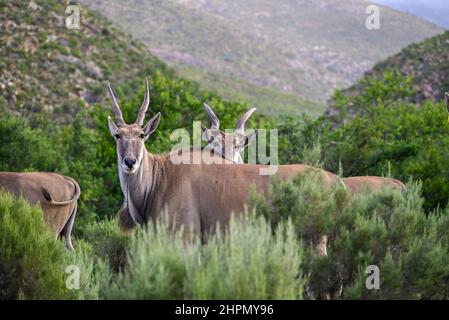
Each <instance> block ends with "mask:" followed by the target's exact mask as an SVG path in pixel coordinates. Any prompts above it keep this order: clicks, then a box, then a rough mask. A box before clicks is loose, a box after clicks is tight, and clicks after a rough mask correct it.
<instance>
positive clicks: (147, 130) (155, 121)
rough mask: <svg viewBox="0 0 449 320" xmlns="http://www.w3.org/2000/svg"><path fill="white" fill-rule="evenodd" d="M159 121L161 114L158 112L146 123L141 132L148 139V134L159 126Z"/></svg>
mask: <svg viewBox="0 0 449 320" xmlns="http://www.w3.org/2000/svg"><path fill="white" fill-rule="evenodd" d="M159 121H161V113H160V112H158V113H157V114H156V115H155V116H154V117H153V118H151V119H150V121H148V123H147V124H146V125H145V127H144V128H143V132H144V133H145V135H146V136H147V137H148V136H149V135H150V134H152V133H153V132H154V131H155V130H156V129H157V126H158V125H159Z"/></svg>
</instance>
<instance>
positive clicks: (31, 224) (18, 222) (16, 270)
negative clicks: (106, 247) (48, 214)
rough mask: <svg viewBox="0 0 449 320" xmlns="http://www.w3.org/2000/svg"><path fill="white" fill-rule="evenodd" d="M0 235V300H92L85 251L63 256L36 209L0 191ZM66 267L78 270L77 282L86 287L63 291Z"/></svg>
mask: <svg viewBox="0 0 449 320" xmlns="http://www.w3.org/2000/svg"><path fill="white" fill-rule="evenodd" d="M0 235H1V236H0V248H1V250H0V299H17V298H21V299H78V298H86V297H89V298H95V293H94V292H92V291H95V290H92V288H91V283H92V281H91V279H90V272H91V271H92V268H91V267H88V263H86V261H88V259H82V255H83V252H85V251H84V250H80V252H79V253H73V254H69V253H67V252H66V251H65V250H64V246H63V244H62V243H61V242H60V241H57V240H56V239H55V236H54V235H53V234H52V233H51V232H50V231H49V230H48V228H47V226H46V225H45V224H44V221H43V214H42V211H41V209H40V208H38V207H30V205H29V204H28V203H27V202H26V201H25V200H23V199H14V198H13V197H12V196H11V195H9V194H7V193H4V192H0ZM70 265H75V266H79V267H80V271H81V275H83V276H82V281H81V283H82V284H87V285H88V287H89V288H87V289H86V288H85V287H84V286H80V290H69V289H67V287H66V279H67V276H68V274H66V269H67V267H69V266H70ZM83 279H84V280H85V281H83Z"/></svg>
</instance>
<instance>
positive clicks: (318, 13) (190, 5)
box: [82, 0, 441, 114]
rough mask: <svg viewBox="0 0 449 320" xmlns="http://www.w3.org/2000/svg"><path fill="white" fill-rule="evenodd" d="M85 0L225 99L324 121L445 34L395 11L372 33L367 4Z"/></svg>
mask: <svg viewBox="0 0 449 320" xmlns="http://www.w3.org/2000/svg"><path fill="white" fill-rule="evenodd" d="M82 2H83V3H86V4H88V5H89V6H91V7H92V8H94V9H96V10H98V11H99V12H101V13H103V14H104V15H106V16H108V17H109V18H110V19H111V20H112V21H114V23H117V24H118V25H120V26H122V27H123V29H124V30H126V31H127V32H129V33H131V34H132V35H134V36H135V37H136V38H138V39H140V40H142V41H143V42H144V43H145V44H146V45H147V47H148V48H149V49H150V50H151V52H152V53H153V54H155V55H157V56H158V57H160V58H161V59H163V60H164V61H166V62H168V63H169V64H170V65H171V66H173V67H175V68H176V69H177V71H178V72H179V73H180V74H181V75H183V76H186V77H188V78H191V79H195V80H197V81H198V82H200V83H201V85H202V86H204V87H205V88H209V89H215V90H217V91H218V92H219V93H220V94H221V95H223V96H225V97H236V96H240V97H243V98H246V99H249V100H250V101H251V102H252V103H253V104H255V105H257V107H259V110H260V111H265V112H267V113H271V112H281V111H284V112H288V113H291V112H293V111H297V112H301V111H307V112H311V113H314V114H317V113H319V112H320V111H322V107H320V106H316V104H319V105H322V104H324V102H325V101H326V100H327V98H328V97H329V96H330V94H331V93H332V92H333V90H334V89H335V88H343V87H347V86H349V85H351V84H352V83H354V82H355V80H356V79H358V78H359V77H360V76H361V75H362V74H363V72H365V71H366V70H368V69H370V68H371V67H372V66H373V65H374V63H375V62H377V61H379V60H381V59H384V58H386V57H387V56H389V55H391V54H393V53H396V52H398V51H399V50H400V49H401V48H403V47H404V46H406V45H408V44H410V43H412V42H415V41H420V40H422V39H424V38H427V37H430V36H433V35H435V34H437V33H439V32H441V29H440V28H438V27H436V26H434V25H431V24H430V23H427V22H425V21H423V20H421V19H419V18H417V17H414V16H411V15H408V14H404V13H400V12H397V11H393V10H391V9H387V8H382V11H381V18H382V20H381V28H380V30H377V31H369V30H367V29H366V28H365V19H366V13H365V10H366V7H367V6H368V5H369V3H368V2H367V1H364V0H345V1H341V0H338V1H336V0H320V1H313V2H312V1H305V0H303V1H296V0H295V1H293V0H283V1H280V2H279V1H272V0H246V1H240V0H238V1H237V0H231V1H229V0H213V1H192V0H154V1H145V2H144V1H138V0H127V1H118V0H95V1H93V0H83V1H82ZM367 48H369V50H368V49H367ZM255 88H259V89H255ZM289 100H290V101H289ZM306 101H311V102H312V103H307V102H306Z"/></svg>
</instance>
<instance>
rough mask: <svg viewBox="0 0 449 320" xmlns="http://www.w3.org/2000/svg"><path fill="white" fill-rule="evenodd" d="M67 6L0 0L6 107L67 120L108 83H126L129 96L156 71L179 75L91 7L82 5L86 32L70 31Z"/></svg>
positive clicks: (0, 78)
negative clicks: (66, 22) (87, 8)
mask: <svg viewBox="0 0 449 320" xmlns="http://www.w3.org/2000/svg"><path fill="white" fill-rule="evenodd" d="M65 8H66V7H65V5H63V4H62V3H61V2H60V1H16V2H11V1H2V2H0V15H1V20H0V43H1V46H0V92H1V95H0V108H4V109H6V110H7V111H10V112H13V113H15V114H21V115H27V114H31V113H34V112H36V111H40V110H45V111H48V112H50V113H52V114H53V116H54V118H55V119H58V120H60V121H62V122H64V121H68V120H69V119H70V118H71V116H72V115H73V114H74V113H76V112H77V111H78V110H80V108H82V107H83V106H89V105H92V104H94V103H97V102H99V101H100V100H101V99H104V98H105V97H106V91H105V84H106V82H107V81H111V82H113V85H114V86H118V85H121V84H123V83H125V82H126V84H127V87H126V88H124V90H128V91H126V93H127V94H129V93H132V91H133V89H132V88H134V90H135V89H137V88H139V89H140V88H141V86H142V81H143V78H144V77H145V76H148V75H150V74H154V73H155V72H156V70H161V71H162V72H163V73H164V74H165V75H167V76H169V75H170V74H172V73H173V72H171V71H170V70H169V69H168V68H167V67H166V65H165V64H164V63H163V62H161V61H160V60H159V59H158V58H156V57H154V56H151V55H150V54H149V53H148V50H147V49H146V48H145V47H144V46H143V45H141V44H140V43H138V42H136V41H134V40H132V39H131V37H130V36H129V35H126V34H124V33H122V32H120V31H119V30H117V29H116V28H115V27H114V26H112V25H111V24H110V23H109V22H108V21H107V20H106V19H105V18H103V17H101V16H99V15H98V14H96V13H94V12H92V11H91V10H86V9H85V8H82V10H81V17H82V19H81V28H80V30H68V29H66V28H65V25H64V24H65V19H64V16H65Z"/></svg>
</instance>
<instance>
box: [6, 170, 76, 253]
mask: <svg viewBox="0 0 449 320" xmlns="http://www.w3.org/2000/svg"><path fill="white" fill-rule="evenodd" d="M0 190H5V191H7V192H9V193H11V194H12V195H14V196H16V197H23V198H24V199H26V200H27V201H28V202H29V203H30V204H31V205H35V204H37V203H38V204H39V205H40V206H41V208H42V211H43V213H44V221H45V223H46V224H47V226H48V227H49V228H50V229H51V230H52V231H53V232H54V233H55V235H56V237H57V238H58V237H60V236H63V237H64V238H65V247H66V249H67V250H73V245H72V240H71V234H72V228H73V223H74V222H75V216H76V209H77V200H78V198H79V196H80V194H81V191H80V187H79V185H78V182H76V181H75V180H74V179H72V178H70V177H66V176H62V175H59V174H56V173H47V172H25V173H19V172H0Z"/></svg>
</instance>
